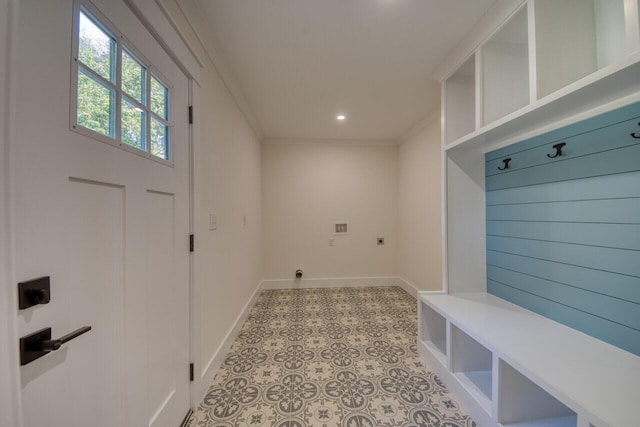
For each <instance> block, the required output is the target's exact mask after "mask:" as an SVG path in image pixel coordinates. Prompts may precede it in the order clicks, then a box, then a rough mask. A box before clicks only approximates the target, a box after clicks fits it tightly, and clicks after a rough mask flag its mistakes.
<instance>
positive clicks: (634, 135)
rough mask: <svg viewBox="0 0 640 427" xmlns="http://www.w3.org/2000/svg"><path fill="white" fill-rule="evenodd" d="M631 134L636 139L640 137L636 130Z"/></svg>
mask: <svg viewBox="0 0 640 427" xmlns="http://www.w3.org/2000/svg"><path fill="white" fill-rule="evenodd" d="M638 126H640V123H638ZM631 136H632V137H634V138H635V139H640V135H636V133H635V132H633V133H632V134H631Z"/></svg>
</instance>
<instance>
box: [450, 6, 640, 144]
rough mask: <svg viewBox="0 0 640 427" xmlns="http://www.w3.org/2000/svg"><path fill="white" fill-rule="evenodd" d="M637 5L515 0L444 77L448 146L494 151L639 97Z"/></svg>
mask: <svg viewBox="0 0 640 427" xmlns="http://www.w3.org/2000/svg"><path fill="white" fill-rule="evenodd" d="M639 3H640V0H562V1H558V0H526V1H522V2H519V3H518V2H511V5H514V4H515V5H516V6H515V7H513V6H512V12H510V13H509V14H508V15H507V18H506V19H504V20H503V21H502V22H501V23H500V24H499V25H497V26H495V27H494V28H493V29H492V30H491V31H490V32H488V33H487V35H486V36H485V37H483V39H482V40H483V41H482V42H481V43H479V44H478V45H477V46H478V47H477V48H476V49H475V50H474V51H473V52H471V53H470V54H469V53H467V58H468V59H467V60H466V61H465V62H464V63H463V64H462V65H461V66H460V67H458V68H457V69H456V70H454V71H453V72H452V73H450V74H449V77H447V78H445V80H444V84H443V103H444V108H443V112H444V120H443V123H444V127H443V145H444V149H445V150H451V149H453V148H454V147H459V146H462V147H466V146H471V145H473V146H476V145H477V144H479V145H482V146H483V147H484V146H487V147H486V148H487V149H489V148H491V149H493V148H496V147H499V146H501V145H507V144H509V143H511V142H515V141H516V140H518V139H522V137H523V136H525V137H530V136H534V135H535V133H534V132H546V131H548V130H551V128H552V127H553V126H554V125H556V126H562V125H566V124H568V123H566V122H563V121H566V120H569V119H570V118H572V117H574V118H575V119H582V118H586V117H585V115H588V114H594V115H595V114H598V113H600V112H601V111H596V110H597V108H596V107H599V108H601V107H602V106H603V105H606V104H607V103H610V102H615V105H612V106H611V108H615V107H619V106H621V105H622V104H621V103H624V102H627V103H632V102H637V101H638V100H639V99H640V95H638V93H640V78H639V77H638V76H639V75H640V67H639V66H638V63H639V62H640V30H639V27H640V20H639V13H638V10H639V9H640V6H639ZM594 109H596V110H594ZM591 110H594V111H591Z"/></svg>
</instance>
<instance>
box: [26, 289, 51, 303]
mask: <svg viewBox="0 0 640 427" xmlns="http://www.w3.org/2000/svg"><path fill="white" fill-rule="evenodd" d="M27 298H28V299H29V301H30V302H32V303H33V305H38V304H48V303H49V301H51V297H50V296H49V291H47V290H46V289H31V290H29V291H27Z"/></svg>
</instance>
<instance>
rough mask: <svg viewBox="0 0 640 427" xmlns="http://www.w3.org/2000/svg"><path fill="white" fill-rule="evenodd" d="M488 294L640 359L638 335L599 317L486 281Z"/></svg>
mask: <svg viewBox="0 0 640 427" xmlns="http://www.w3.org/2000/svg"><path fill="white" fill-rule="evenodd" d="M487 290H488V291H489V292H490V293H491V294H493V295H495V296H498V297H500V298H502V299H505V300H507V301H509V302H512V303H514V304H517V305H519V306H521V307H524V308H526V309H528V310H531V311H533V312H535V313H538V314H540V315H542V316H545V317H548V318H549V319H552V320H555V321H556V322H560V323H562V324H564V325H567V326H569V327H571V328H574V329H577V330H579V331H581V332H584V333H585V334H588V335H591V336H592V337H595V338H598V339H600V340H602V341H605V342H608V343H610V344H612V345H615V346H617V347H620V348H622V349H624V350H627V351H629V352H631V353H634V354H636V355H640V332H638V331H636V330H635V329H631V328H628V327H626V326H622V325H620V324H618V323H614V322H611V321H608V320H605V319H602V318H600V317H597V316H594V315H592V314H589V313H585V312H583V311H580V310H576V309H575V308H571V307H567V306H565V305H562V304H559V303H557V302H554V301H550V300H548V299H545V298H542V297H539V296H537V295H533V294H530V293H527V292H523V291H521V290H519V289H516V288H512V287H510V286H507V285H504V284H501V283H498V282H495V281H493V280H488V281H487Z"/></svg>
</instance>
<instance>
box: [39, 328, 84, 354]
mask: <svg viewBox="0 0 640 427" xmlns="http://www.w3.org/2000/svg"><path fill="white" fill-rule="evenodd" d="M90 330H91V326H84V327H82V328H80V329H78V330H76V331H73V332H71V333H70V334H67V335H65V336H63V337H61V338H58V339H57V340H44V341H40V342H39V343H38V345H37V346H36V347H38V348H36V349H34V350H36V351H37V350H43V351H55V350H58V349H59V348H60V347H62V344H64V343H67V342H69V341H71V340H72V339H74V338H77V337H79V336H80V335H82V334H86V333H87V332H89V331H90Z"/></svg>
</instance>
